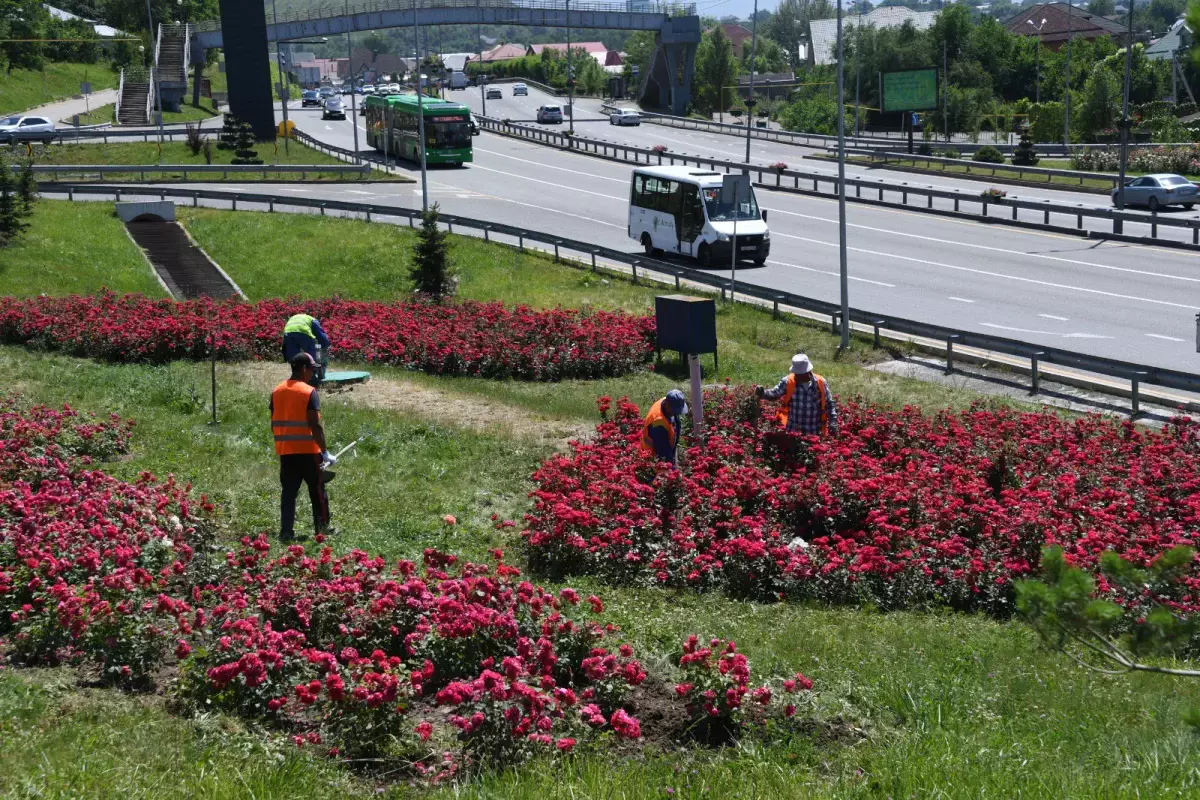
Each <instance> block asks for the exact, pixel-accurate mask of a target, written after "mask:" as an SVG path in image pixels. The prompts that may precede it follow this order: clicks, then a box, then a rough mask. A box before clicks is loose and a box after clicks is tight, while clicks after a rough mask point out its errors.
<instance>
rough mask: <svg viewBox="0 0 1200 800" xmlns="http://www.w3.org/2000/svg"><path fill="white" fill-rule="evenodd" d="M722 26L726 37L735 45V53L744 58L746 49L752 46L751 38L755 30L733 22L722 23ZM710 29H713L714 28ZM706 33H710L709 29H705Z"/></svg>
mask: <svg viewBox="0 0 1200 800" xmlns="http://www.w3.org/2000/svg"><path fill="white" fill-rule="evenodd" d="M720 27H721V30H723V31H725V38H726V39H728V40H729V41H730V43H731V44H732V45H733V54H734V55H735V56H737V57H738V58H742V57H743V53H744V51H745V49H746V48H747V47H749V46H750V38H751V37H752V36H753V35H754V33H753V31H751V30H749V29H748V28H743V27H742V26H741V25H738V24H736V23H733V22H725V23H722V24H721V26H720ZM708 30H709V31H711V30H712V28H709V29H708ZM705 33H708V31H705Z"/></svg>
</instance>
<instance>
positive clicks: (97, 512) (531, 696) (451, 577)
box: [0, 403, 811, 781]
mask: <svg viewBox="0 0 1200 800" xmlns="http://www.w3.org/2000/svg"><path fill="white" fill-rule="evenodd" d="M127 442H128V427H127V426H125V425H122V424H120V423H119V421H116V420H110V421H106V422H91V421H80V420H79V419H78V418H77V417H76V416H75V415H74V414H73V412H70V411H64V412H52V411H48V410H46V409H35V410H32V411H29V412H21V411H18V410H17V409H16V408H15V407H14V406H12V405H11V403H9V404H7V405H5V406H4V407H3V409H2V410H0V469H2V470H3V472H4V475H5V477H6V482H5V483H4V485H3V490H0V657H7V659H9V660H11V661H12V662H14V663H18V664H56V663H63V662H69V663H77V664H80V665H82V666H84V667H87V668H91V669H95V670H97V671H98V672H99V676H100V677H101V679H102V680H104V681H105V682H107V683H110V684H116V685H124V686H146V685H148V684H149V683H151V682H152V681H153V680H154V679H155V678H156V677H157V676H158V675H159V673H160V671H161V670H162V669H163V668H164V667H165V666H170V665H174V666H177V668H178V676H179V677H178V680H177V682H175V683H174V684H172V685H171V686H170V687H169V689H170V691H171V692H172V693H174V694H175V695H176V696H177V697H178V698H179V699H180V700H182V701H184V702H187V703H192V704H194V705H195V707H197V708H199V709H202V710H204V711H208V710H211V709H214V708H215V709H222V710H225V711H227V712H230V713H236V714H241V715H244V716H247V717H251V718H254V719H258V720H261V721H263V722H266V723H269V724H270V725H271V726H272V728H273V729H274V730H277V731H280V732H281V733H282V734H283V735H286V736H289V737H291V738H292V739H293V740H294V741H295V743H296V745H297V746H302V747H309V746H312V747H319V748H320V752H322V753H327V754H329V755H332V756H337V757H341V758H346V759H351V760H354V761H355V763H361V760H362V759H369V760H371V763H386V764H390V765H391V766H389V767H388V770H390V771H397V770H398V771H400V772H401V773H402V774H404V775H406V776H407V775H412V774H414V773H418V774H419V775H421V776H424V777H425V778H426V779H428V780H432V781H441V780H445V779H448V778H451V777H453V776H454V775H455V774H456V773H457V772H458V771H459V770H460V769H462V768H463V767H465V766H469V767H471V768H472V769H477V768H499V767H503V766H504V765H507V764H511V763H515V762H518V761H520V760H521V759H524V758H527V757H530V756H533V755H538V754H544V755H548V756H554V755H556V754H560V753H565V752H569V751H571V750H572V749H573V748H575V747H576V745H577V744H578V743H581V742H597V741H600V742H602V741H605V740H610V739H611V740H640V739H642V738H643V737H644V736H645V735H647V734H650V733H653V734H654V735H655V736H656V738H660V739H661V738H664V737H667V736H670V737H673V738H681V737H684V736H697V735H698V734H697V731H698V730H700V729H704V730H706V729H707V728H708V727H711V726H713V725H716V724H719V725H720V726H721V727H720V730H721V731H722V734H723V735H724V734H727V733H728V732H730V731H732V734H733V735H736V736H742V735H749V734H754V735H761V736H763V737H767V736H778V735H793V734H795V733H797V732H799V731H801V730H802V728H801V723H800V721H799V720H800V718H799V717H797V716H796V715H795V711H796V706H797V704H805V703H808V702H809V701H810V700H811V694H810V693H809V689H811V683H809V682H808V681H807V679H805V678H804V677H803V676H800V675H797V676H796V677H794V678H790V679H788V680H786V681H773V682H768V683H767V684H763V685H761V686H757V687H754V686H752V685H751V681H750V671H749V664H748V663H747V661H746V659H745V657H744V656H742V655H740V654H738V653H736V648H734V646H733V645H732V644H728V645H726V644H725V643H723V642H718V640H713V641H712V647H711V648H705V647H703V646H701V645H700V644H699V641H698V639H696V637H692V638H691V639H689V640H688V641H687V642H685V643H684V644H683V646H682V649H681V653H680V654H679V661H678V663H679V667H678V670H677V671H676V672H671V673H669V674H665V675H656V676H648V674H647V669H646V667H645V666H644V665H643V664H642V662H641V661H639V660H638V658H637V657H636V656H635V653H634V650H633V648H632V647H631V646H630V645H629V644H628V643H627V642H624V641H623V639H622V636H621V634H620V631H619V630H618V629H617V628H616V627H615V626H614V625H612V624H611V622H609V621H607V620H606V619H605V613H604V604H603V601H601V599H600V598H598V597H595V596H591V597H588V598H586V599H584V598H581V597H580V596H579V594H578V593H577V592H575V591H574V590H572V589H562V590H560V591H558V592H557V593H555V592H551V591H548V590H546V589H544V588H542V587H540V586H535V585H534V584H532V583H530V582H528V581H526V580H524V579H523V578H522V576H521V573H520V571H519V570H518V569H516V568H515V567H512V566H510V565H508V564H505V563H504V560H503V554H502V553H501V552H500V551H495V552H494V553H493V556H494V563H492V564H490V565H480V564H465V563H460V562H459V560H458V559H457V558H456V557H455V556H452V555H447V554H443V553H438V552H435V551H432V550H429V551H426V552H425V555H424V559H423V561H424V563H423V565H422V566H418V565H417V564H416V563H414V562H412V561H399V562H395V563H389V562H387V561H385V560H384V559H383V558H380V557H373V556H371V555H369V554H367V553H365V552H362V551H357V550H356V551H352V552H350V553H348V554H345V555H341V556H337V555H335V554H334V553H333V551H332V549H331V548H329V547H327V546H318V547H317V548H315V549H314V551H313V552H308V551H306V550H305V549H304V548H303V547H301V546H298V545H294V546H292V547H289V548H287V549H286V550H284V551H282V552H281V553H277V554H276V557H274V558H273V557H272V555H271V553H270V545H269V543H268V541H267V538H266V536H265V535H260V536H257V537H249V536H248V537H244V538H243V539H242V540H241V544H240V546H239V547H236V548H234V549H232V550H226V549H225V548H221V547H218V546H217V542H216V538H215V531H214V527H213V525H212V523H211V521H210V520H209V517H210V515H209V511H211V506H209V505H208V504H207V502H206V501H205V500H204V498H199V499H193V498H192V497H191V492H190V490H189V489H188V488H181V487H178V486H176V485H175V484H174V483H173V482H172V481H167V482H166V483H157V482H155V481H154V479H153V478H152V477H150V476H148V475H146V476H143V477H142V479H141V480H139V481H138V482H137V483H136V484H130V483H124V482H122V481H118V480H115V479H113V478H111V477H109V476H106V475H104V474H103V473H101V472H96V471H90V470H88V469H87V467H88V466H90V463H89V460H90V458H92V457H96V456H111V455H113V454H115V453H117V452H120V450H121V449H123V448H124V447H125V445H126V444H127ZM676 682H678V683H679V685H678V686H677V687H676V689H675V691H671V689H670V688H669V686H670V685H672V684H674V683H676ZM685 683H686V689H681V688H680V687H681V686H684V685H685ZM718 691H719V692H720V697H717V695H716V692H718ZM663 706H667V707H671V708H672V709H673V711H674V715H673V716H672V717H671V719H672V720H673V721H663V720H664V719H666V717H667V716H669V715H662V714H659V715H658V716H657V717H655V718H654V719H651V720H650V721H647V718H639V717H640V714H641V709H645V708H656V709H661V708H662V707H663ZM647 725H651V726H657V730H654V731H650V730H647V728H646V726H647ZM701 733H702V731H701ZM701 738H703V737H702V736H701Z"/></svg>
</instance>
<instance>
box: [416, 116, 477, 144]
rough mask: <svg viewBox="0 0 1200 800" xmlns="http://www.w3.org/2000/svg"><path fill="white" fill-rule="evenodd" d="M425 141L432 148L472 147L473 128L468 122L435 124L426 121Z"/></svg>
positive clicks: (457, 121) (458, 121)
mask: <svg viewBox="0 0 1200 800" xmlns="http://www.w3.org/2000/svg"><path fill="white" fill-rule="evenodd" d="M425 141H426V143H427V144H428V145H429V146H430V147H445V148H457V147H470V146H471V126H470V125H468V124H467V121H466V120H456V121H454V122H434V123H432V124H429V121H428V120H426V125H425Z"/></svg>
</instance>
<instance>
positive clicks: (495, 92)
mask: <svg viewBox="0 0 1200 800" xmlns="http://www.w3.org/2000/svg"><path fill="white" fill-rule="evenodd" d="M485 99H487V100H503V99H504V92H502V91H500V87H499V86H489V87H488V90H487V94H486V95H485Z"/></svg>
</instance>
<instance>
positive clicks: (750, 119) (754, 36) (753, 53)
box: [746, 0, 842, 164]
mask: <svg viewBox="0 0 1200 800" xmlns="http://www.w3.org/2000/svg"><path fill="white" fill-rule="evenodd" d="M841 4H842V0H838V8H841V7H842V5H841ZM751 19H752V21H751V25H750V89H749V92H748V93H747V95H746V163H747V164H749V163H750V130H751V129H752V128H753V127H754V62H755V61H757V60H758V0H754V16H753V17H752V18H751ZM838 19H839V22H838V26H839V27H838V31H839V33H838V36H841V33H840V31H841V27H840V26H841V22H840V20H841V17H838ZM839 41H840V40H839Z"/></svg>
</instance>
